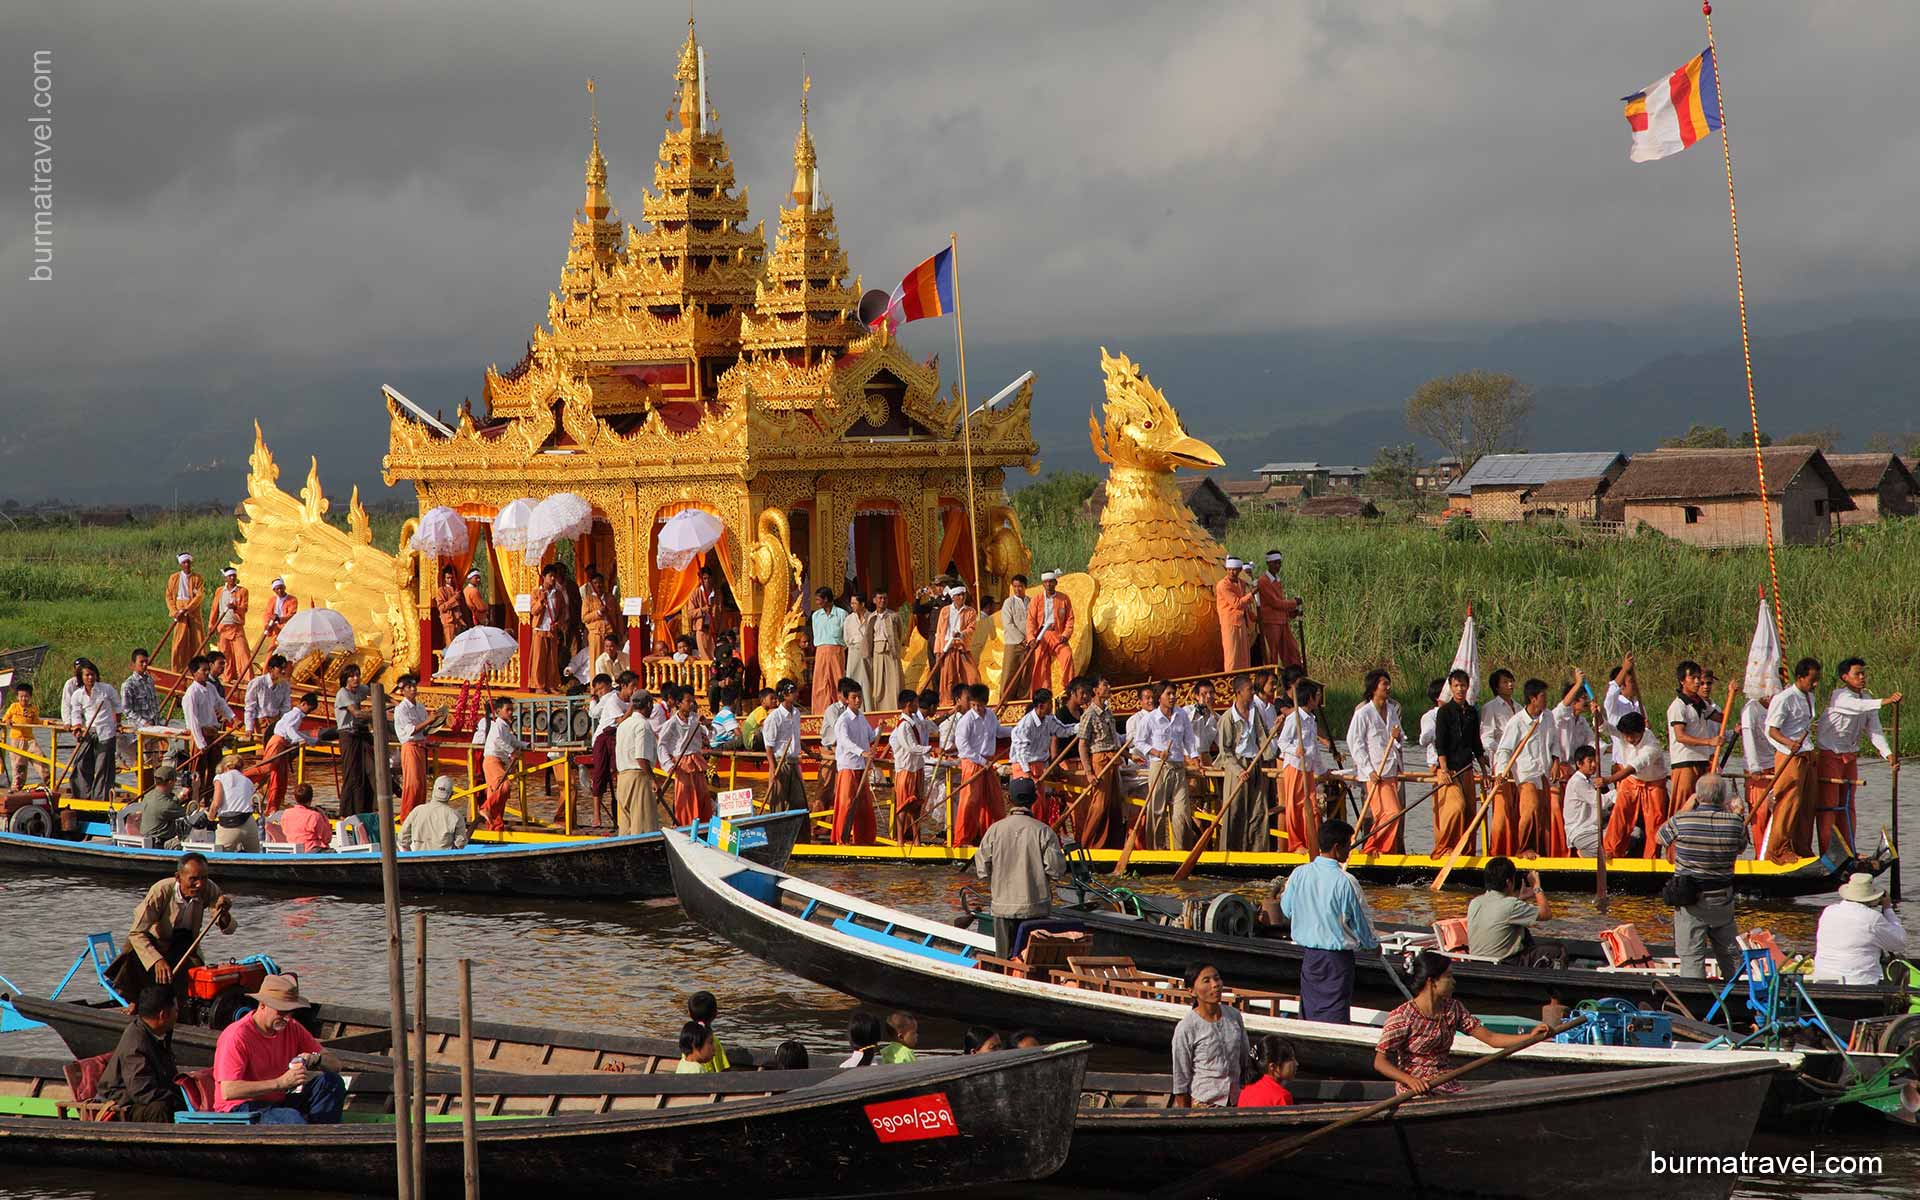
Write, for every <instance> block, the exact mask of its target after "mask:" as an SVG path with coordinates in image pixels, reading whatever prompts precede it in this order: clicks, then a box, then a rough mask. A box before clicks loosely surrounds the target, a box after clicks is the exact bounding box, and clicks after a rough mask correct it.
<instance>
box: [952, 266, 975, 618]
mask: <svg viewBox="0 0 1920 1200" xmlns="http://www.w3.org/2000/svg"><path fill="white" fill-rule="evenodd" d="M947 247H948V250H949V252H950V253H951V254H952V255H953V336H954V340H955V341H957V342H958V343H959V348H960V449H961V454H962V456H963V458H964V459H965V467H966V472H967V546H968V547H969V548H970V549H971V550H972V551H973V591H974V597H973V602H974V604H975V605H978V604H979V603H980V595H979V592H980V586H981V585H980V519H979V516H978V514H976V513H975V511H974V501H973V416H972V414H971V412H970V411H969V407H968V400H967V325H966V318H965V316H964V315H963V313H964V311H965V310H964V309H963V308H962V307H961V305H960V235H959V234H958V233H949V234H948V235H947Z"/></svg>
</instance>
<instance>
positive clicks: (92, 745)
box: [72, 659, 120, 800]
mask: <svg viewBox="0 0 1920 1200" xmlns="http://www.w3.org/2000/svg"><path fill="white" fill-rule="evenodd" d="M72 712H73V717H72V730H73V735H74V737H75V738H76V739H77V741H76V744H75V747H74V755H73V760H74V766H73V777H72V784H73V794H74V795H75V796H85V797H87V798H88V799H91V800H108V799H111V798H112V796H113V784H114V776H115V774H116V773H117V771H116V766H115V755H116V753H117V752H118V750H119V747H120V693H119V691H118V690H117V689H115V688H114V687H113V686H112V685H110V684H106V683H102V682H101V681H100V670H99V668H98V667H95V666H94V665H93V663H92V662H89V661H87V660H85V659H82V660H81V667H80V685H79V686H78V687H76V688H75V689H74V690H73V701H72Z"/></svg>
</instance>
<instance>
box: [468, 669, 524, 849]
mask: <svg viewBox="0 0 1920 1200" xmlns="http://www.w3.org/2000/svg"><path fill="white" fill-rule="evenodd" d="M491 716H492V719H491V720H490V721H488V723H487V747H486V751H485V753H483V754H482V755H481V756H480V770H481V772H482V773H483V774H484V775H485V776H486V778H487V800H486V803H485V804H484V805H482V806H481V813H482V815H484V816H485V817H486V818H487V828H488V829H491V830H493V831H494V832H495V833H500V832H503V831H504V830H505V829H506V827H507V792H508V791H509V790H510V789H511V788H512V787H513V760H514V758H515V757H516V756H517V755H518V754H519V753H520V752H521V751H522V750H525V749H526V748H527V744H526V743H525V742H523V741H521V740H520V734H519V732H518V731H516V730H515V729H514V727H513V701H512V700H510V699H508V698H507V697H505V696H498V697H495V698H494V701H493V712H492V714H491Z"/></svg>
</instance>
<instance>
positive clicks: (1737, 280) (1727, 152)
mask: <svg viewBox="0 0 1920 1200" xmlns="http://www.w3.org/2000/svg"><path fill="white" fill-rule="evenodd" d="M1700 15H1701V16H1702V17H1705V18H1706V22H1707V52H1708V54H1710V55H1711V56H1712V57H1713V94H1714V99H1715V101H1716V102H1717V103H1718V104H1719V107H1720V156H1721V159H1722V161H1724V162H1725V164H1726V168H1727V223H1728V225H1729V226H1731V228H1732V230H1733V293H1734V296H1735V298H1736V299H1737V300H1738V301H1739V304H1740V358H1741V362H1742V363H1743V365H1744V366H1745V367H1746V372H1747V420H1748V422H1749V424H1750V425H1751V427H1752V432H1753V470H1754V474H1756V475H1757V476H1759V479H1760V519H1761V521H1762V522H1763V523H1764V524H1765V527H1766V533H1767V575H1768V577H1769V578H1770V579H1771V580H1772V582H1773V626H1774V632H1775V633H1778V634H1779V635H1780V647H1781V653H1783V654H1784V653H1785V652H1786V645H1787V606H1786V604H1785V602H1784V601H1782V600H1781V598H1780V565H1779V563H1778V561H1777V560H1776V559H1775V556H1774V548H1773V505H1772V504H1771V503H1770V502H1769V501H1768V499H1767V464H1766V459H1765V456H1763V455H1762V454H1761V453H1760V409H1759V406H1758V405H1757V404H1756V403H1755V402H1754V398H1753V342H1752V340H1751V339H1750V338H1749V337H1748V335H1747V281H1746V273H1745V271H1744V270H1743V269H1742V267H1741V265H1740V208H1739V205H1737V204H1735V203H1734V199H1733V139H1732V138H1731V137H1730V136H1728V130H1729V128H1730V126H1729V125H1728V122H1727V88H1726V80H1725V77H1724V76H1722V75H1721V73H1720V48H1719V46H1717V45H1715V44H1714V40H1713V2H1712V0H1703V3H1702V4H1701V5H1700Z"/></svg>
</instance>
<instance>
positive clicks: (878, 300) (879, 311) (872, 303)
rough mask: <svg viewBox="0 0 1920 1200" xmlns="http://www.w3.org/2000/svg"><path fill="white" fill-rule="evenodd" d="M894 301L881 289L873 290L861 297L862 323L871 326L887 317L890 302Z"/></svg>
mask: <svg viewBox="0 0 1920 1200" xmlns="http://www.w3.org/2000/svg"><path fill="white" fill-rule="evenodd" d="M891 299H892V297H891V296H889V295H887V293H885V292H883V291H881V290H880V289H879V288H871V289H869V290H868V291H867V294H866V295H864V296H862V297H860V323H861V324H862V325H871V324H873V323H874V322H875V321H878V320H879V319H880V318H881V317H883V316H885V315H886V312H887V305H888V301H890V300H891Z"/></svg>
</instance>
